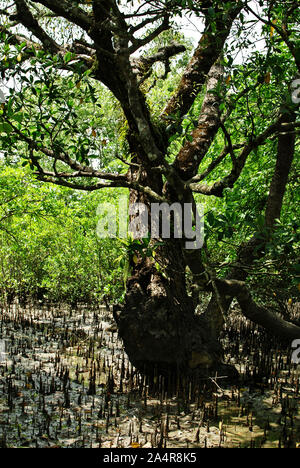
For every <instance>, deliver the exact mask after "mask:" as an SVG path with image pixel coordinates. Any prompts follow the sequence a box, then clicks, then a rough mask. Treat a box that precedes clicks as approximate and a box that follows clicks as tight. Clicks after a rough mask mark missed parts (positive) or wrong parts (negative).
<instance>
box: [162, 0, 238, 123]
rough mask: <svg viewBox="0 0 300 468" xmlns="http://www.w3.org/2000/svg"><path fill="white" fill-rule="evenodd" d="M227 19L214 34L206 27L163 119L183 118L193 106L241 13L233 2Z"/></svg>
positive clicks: (217, 24)
mask: <svg viewBox="0 0 300 468" xmlns="http://www.w3.org/2000/svg"><path fill="white" fill-rule="evenodd" d="M233 3H234V5H233V6H232V9H231V11H230V12H229V14H228V16H227V19H226V20H225V19H224V21H217V22H216V32H212V31H211V28H210V25H209V24H207V25H206V31H205V33H204V34H203V36H202V38H201V39H200V42H199V45H198V47H197V48H196V50H195V53H194V55H193V57H192V59H191V61H190V63H189V65H188V67H187V69H186V70H185V72H184V74H183V77H182V79H181V81H180V84H179V86H178V88H177V91H176V92H175V94H174V95H173V96H172V98H171V100H170V101H169V102H168V104H167V105H166V107H165V109H164V110H163V112H162V114H161V117H162V118H164V119H165V118H167V117H168V116H169V115H171V114H172V115H176V116H177V117H178V118H181V117H182V116H183V115H185V114H186V113H187V112H188V111H189V109H190V107H191V106H192V104H193V102H194V100H195V98H196V96H197V95H198V94H199V92H200V90H201V88H202V86H203V84H204V83H205V81H206V77H207V74H208V72H209V70H210V69H211V67H212V66H213V64H214V63H215V62H216V60H217V59H218V57H219V56H220V54H221V52H222V50H223V47H224V44H225V41H226V39H227V38H228V36H229V34H230V31H231V27H232V24H233V21H234V20H235V18H236V17H237V15H238V13H239V12H240V11H241V8H242V7H241V6H240V5H238V6H237V5H236V2H233Z"/></svg>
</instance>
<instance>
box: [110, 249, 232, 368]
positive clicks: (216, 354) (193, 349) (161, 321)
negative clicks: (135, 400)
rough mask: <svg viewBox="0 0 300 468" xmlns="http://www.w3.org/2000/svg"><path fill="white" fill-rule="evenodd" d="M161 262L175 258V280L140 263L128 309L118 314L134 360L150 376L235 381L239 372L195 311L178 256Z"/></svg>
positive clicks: (131, 284) (130, 285) (129, 286)
mask: <svg viewBox="0 0 300 468" xmlns="http://www.w3.org/2000/svg"><path fill="white" fill-rule="evenodd" d="M163 259H164V261H170V260H172V262H171V265H172V266H171V265H169V269H170V268H174V267H175V268H177V271H176V270H175V271H173V275H172V276H171V279H169V280H167V279H165V278H163V277H162V276H161V274H159V273H158V272H157V270H156V269H155V267H153V266H151V265H150V264H149V265H145V263H144V262H141V263H140V264H139V265H136V266H135V271H134V274H133V276H132V277H131V278H130V279H129V280H128V284H127V294H126V301H125V305H124V307H123V308H122V309H119V310H117V311H115V314H114V316H115V319H116V321H117V324H118V329H119V334H120V336H121V337H122V339H123V342H124V346H125V349H126V352H127V354H128V356H129V358H130V361H131V362H132V363H133V364H134V366H135V367H136V368H137V369H139V370H140V371H141V372H143V373H146V374H148V375H150V376H155V375H163V376H166V377H167V376H168V375H170V373H172V374H173V375H174V373H175V374H177V373H178V374H180V375H190V376H202V377H203V376H213V375H214V374H215V372H221V373H224V372H225V373H226V374H225V375H228V376H229V377H232V376H233V375H235V371H234V369H232V368H230V367H229V366H225V365H224V364H222V349H221V347H220V344H219V342H218V340H217V339H216V338H215V337H214V336H213V335H212V334H211V333H210V330H209V327H208V324H207V322H206V321H205V320H203V319H202V318H201V316H197V315H195V313H194V304H193V301H192V299H191V298H190V297H189V296H188V295H187V293H186V287H185V282H184V276H183V275H182V274H181V273H180V269H182V268H183V267H184V265H183V264H182V263H181V261H180V257H179V255H178V253H175V251H173V252H172V253H171V252H170V250H169V253H168V254H166V253H164V256H163ZM235 376H236V375H235Z"/></svg>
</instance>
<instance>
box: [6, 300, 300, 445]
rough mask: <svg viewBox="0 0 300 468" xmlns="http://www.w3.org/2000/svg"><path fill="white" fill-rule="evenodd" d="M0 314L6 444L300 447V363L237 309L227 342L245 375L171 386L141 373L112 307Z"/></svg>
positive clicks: (42, 308)
mask: <svg viewBox="0 0 300 468" xmlns="http://www.w3.org/2000/svg"><path fill="white" fill-rule="evenodd" d="M0 313H1V323H0V447H2V448H17V447H33V448H43V447H44V448H48V447H53V448H60V447H63V448H81V447H86V448H90V447H92V448H99V447H100V448H101V447H102V448H113V447H120V448H123V447H124V448H126V447H128V448H130V447H137V448H138V447H144V448H152V447H166V448H181V447H203V448H206V447H207V448H210V447H234V448H240V447H241V448H246V447H247V448H248V447H249V448H271V447H274V448H278V447H281V448H285V447H298V446H299V443H300V419H299V381H300V379H299V377H300V373H299V368H300V366H297V365H296V364H291V359H290V358H291V350H290V347H289V346H287V347H284V346H283V345H282V344H279V343H278V340H275V339H273V338H271V337H270V336H268V335H266V334H265V333H264V332H263V331H261V330H259V329H258V328H257V327H255V326H253V325H251V324H249V323H248V322H247V321H246V320H244V319H243V318H241V317H239V315H238V313H237V312H236V311H235V313H234V314H232V317H231V320H229V324H228V326H227V330H226V332H225V333H224V337H223V343H224V346H225V349H226V354H225V359H226V361H227V362H231V363H233V364H234V365H235V366H236V368H237V369H238V371H239V372H240V376H241V377H240V380H239V382H236V384H235V385H232V384H231V385H230V384H229V383H228V382H226V376H218V375H217V376H215V375H212V376H211V378H210V379H206V380H205V381H204V380H203V381H201V382H197V383H195V382H184V381H181V382H179V383H178V384H177V387H176V386H175V388H172V389H171V388H165V386H164V382H163V381H162V379H156V381H155V382H152V383H150V382H148V381H147V380H146V379H145V378H143V377H142V376H140V375H139V374H137V373H136V372H135V370H134V369H133V368H132V366H131V365H130V363H129V362H128V359H127V357H126V354H125V353H124V350H123V348H122V343H121V342H120V340H119V339H118V336H117V332H116V330H115V326H114V324H113V319H112V315H111V312H109V311H108V310H107V309H106V308H104V307H100V308H99V307H98V308H92V307H87V306H82V307H78V308H71V307H69V306H60V307H57V306H56V307H54V306H39V307H37V306H35V307H33V306H27V307H26V308H20V307H19V306H18V305H13V306H10V307H6V308H2V310H0ZM150 386H152V389H151V394H150ZM153 387H154V388H153Z"/></svg>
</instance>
